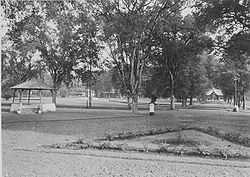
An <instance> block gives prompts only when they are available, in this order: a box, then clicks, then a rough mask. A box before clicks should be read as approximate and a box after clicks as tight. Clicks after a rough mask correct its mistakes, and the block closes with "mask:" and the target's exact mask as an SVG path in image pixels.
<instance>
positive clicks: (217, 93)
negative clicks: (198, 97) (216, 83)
mask: <svg viewBox="0 0 250 177" xmlns="http://www.w3.org/2000/svg"><path fill="white" fill-rule="evenodd" d="M206 99H207V100H220V99H223V93H222V91H221V90H220V89H216V88H214V87H213V88H212V89H210V90H208V91H207V92H206Z"/></svg>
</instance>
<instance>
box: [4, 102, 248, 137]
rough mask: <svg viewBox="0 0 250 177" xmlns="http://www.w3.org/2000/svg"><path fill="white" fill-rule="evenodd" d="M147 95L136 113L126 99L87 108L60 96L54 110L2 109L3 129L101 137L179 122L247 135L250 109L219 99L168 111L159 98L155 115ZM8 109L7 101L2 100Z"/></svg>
mask: <svg viewBox="0 0 250 177" xmlns="http://www.w3.org/2000/svg"><path fill="white" fill-rule="evenodd" d="M148 102H149V99H143V100H141V101H140V106H139V107H140V113H139V114H138V115H136V116H133V115H132V114H131V111H130V110H128V109H127V105H126V100H120V99H112V100H111V101H109V100H108V99H93V109H86V107H85V106H86V99H84V98H59V99H58V107H57V112H54V113H45V114H40V115H39V114H29V115H17V114H14V113H9V112H2V128H3V130H6V129H8V130H15V131H22V130H28V131H35V132H42V133H49V134H62V135H74V136H78V137H84V138H103V137H105V135H106V134H109V133H113V132H126V131H130V132H138V131H144V130H147V129H163V128H168V127H178V126H196V127H202V128H208V127H212V128H215V129H216V128H217V129H219V130H222V131H226V132H234V133H235V132H239V133H242V134H244V135H245V136H248V137H250V112H249V111H245V112H243V111H242V112H231V111H228V110H227V109H229V110H231V108H232V106H231V105H229V104H226V103H222V102H209V103H206V104H198V103H195V105H192V106H188V107H187V108H185V109H182V108H181V106H180V104H177V110H175V111H170V110H169V105H168V102H166V101H165V100H159V101H158V103H159V105H156V107H155V110H156V111H155V115H154V116H149V113H148ZM2 105H3V106H2V107H3V108H5V109H8V105H9V102H2Z"/></svg>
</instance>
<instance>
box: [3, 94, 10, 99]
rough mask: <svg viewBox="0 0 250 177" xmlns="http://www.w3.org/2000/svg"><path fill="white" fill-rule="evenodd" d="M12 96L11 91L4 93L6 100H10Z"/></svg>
mask: <svg viewBox="0 0 250 177" xmlns="http://www.w3.org/2000/svg"><path fill="white" fill-rule="evenodd" d="M11 97H12V95H11V94H10V93H4V94H3V95H2V98H4V99H5V100H9V99H10V98H11Z"/></svg>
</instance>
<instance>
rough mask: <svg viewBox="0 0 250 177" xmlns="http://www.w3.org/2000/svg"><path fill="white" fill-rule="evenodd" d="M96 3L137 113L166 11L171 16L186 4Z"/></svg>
mask: <svg viewBox="0 0 250 177" xmlns="http://www.w3.org/2000/svg"><path fill="white" fill-rule="evenodd" d="M94 2H95V5H96V6H97V9H96V10H97V11H98V13H99V15H100V17H101V19H102V20H103V31H104V35H105V37H104V39H105V41H106V42H107V43H108V45H109V48H110V52H111V56H113V59H114V62H115V64H116V66H117V69H118V70H119V76H120V77H121V79H122V82H123V85H124V86H125V87H126V89H125V90H126V92H127V95H129V96H130V97H131V98H132V112H133V113H137V112H138V93H139V91H140V88H141V82H142V74H143V70H144V67H145V62H146V61H147V60H149V58H148V57H149V53H150V50H151V45H150V43H151V40H152V34H153V31H154V30H155V27H156V26H157V24H158V22H159V17H160V16H161V15H162V14H163V12H164V13H165V16H166V17H167V16H168V15H169V16H170V14H172V13H175V11H177V10H178V9H180V6H181V5H183V1H174V0H167V1H160V0H154V1H148V0H146V1H145V0H140V1H133V0H125V1H122V0H115V1H100V0H95V1H94ZM167 14H168V15H167ZM127 67H128V70H127ZM128 82H129V84H127V83H128Z"/></svg>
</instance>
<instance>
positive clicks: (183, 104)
mask: <svg viewBox="0 0 250 177" xmlns="http://www.w3.org/2000/svg"><path fill="white" fill-rule="evenodd" d="M181 100H182V101H181V106H182V107H185V106H186V104H185V98H182V99H181Z"/></svg>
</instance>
